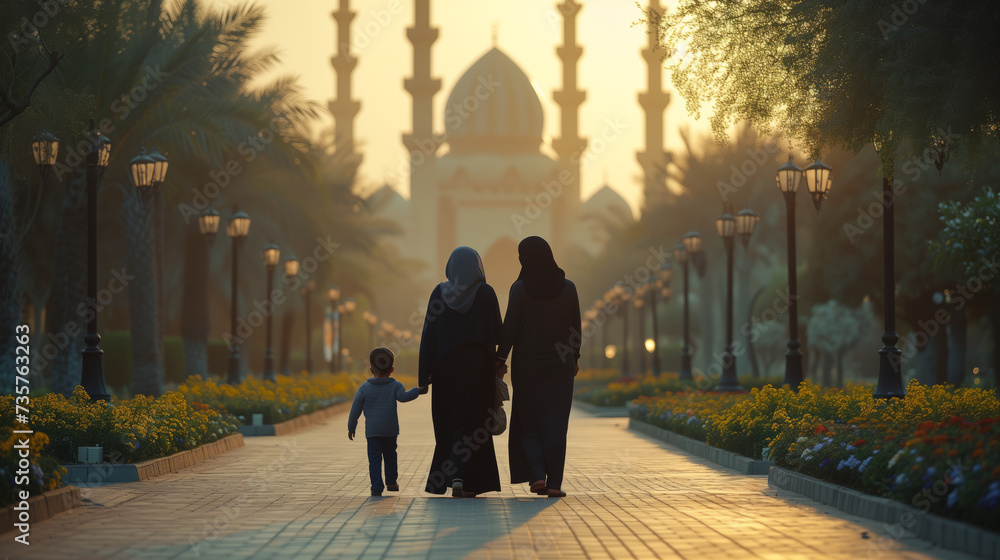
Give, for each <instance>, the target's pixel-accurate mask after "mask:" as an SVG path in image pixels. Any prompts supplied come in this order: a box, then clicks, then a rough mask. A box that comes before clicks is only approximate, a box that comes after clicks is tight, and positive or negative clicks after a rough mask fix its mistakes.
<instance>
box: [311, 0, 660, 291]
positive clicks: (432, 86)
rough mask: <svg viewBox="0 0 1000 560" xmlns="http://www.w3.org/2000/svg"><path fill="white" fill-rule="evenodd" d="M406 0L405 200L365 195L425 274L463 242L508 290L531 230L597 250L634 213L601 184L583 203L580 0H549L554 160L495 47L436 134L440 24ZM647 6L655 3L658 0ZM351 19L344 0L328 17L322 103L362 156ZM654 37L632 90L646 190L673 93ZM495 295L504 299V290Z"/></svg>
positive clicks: (468, 76) (339, 139) (516, 69)
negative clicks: (610, 224)
mask: <svg viewBox="0 0 1000 560" xmlns="http://www.w3.org/2000/svg"><path fill="white" fill-rule="evenodd" d="M414 3H415V6H414V8H415V9H414V15H415V18H414V19H415V21H414V24H413V25H412V26H410V27H409V28H407V30H406V35H407V38H408V39H409V42H410V43H411V44H412V45H413V66H412V75H411V76H410V77H408V78H406V79H405V80H404V84H403V85H404V88H405V89H406V91H407V92H408V93H409V94H410V96H411V98H412V104H413V120H412V128H411V132H409V133H407V134H404V135H403V139H402V140H403V144H404V145H405V146H406V149H407V150H408V151H409V154H410V169H409V171H410V199H409V200H406V199H404V198H403V197H402V196H400V195H399V194H398V193H397V192H396V191H395V190H394V189H393V188H392V187H390V186H385V187H382V188H381V189H379V190H378V191H376V192H375V193H373V194H372V195H371V200H372V201H373V203H374V204H375V206H376V207H377V208H379V212H380V213H381V215H382V216H383V217H386V218H389V219H392V220H394V221H396V222H397V223H399V224H402V225H403V228H404V230H405V235H403V236H401V238H400V239H399V240H398V245H399V248H400V250H401V251H402V252H403V254H406V255H408V256H410V257H412V258H416V259H420V260H422V261H423V262H425V263H426V264H427V265H428V266H429V270H430V274H431V275H432V276H433V278H431V280H437V279H438V276H443V274H444V268H445V263H446V262H447V259H448V256H449V254H450V253H451V250H452V249H454V248H455V247H457V246H459V245H468V246H470V247H472V248H474V249H476V250H477V251H478V252H479V253H480V255H482V257H483V261H484V265H485V267H486V271H487V278H488V279H489V281H490V283H491V284H493V285H494V286H509V285H510V283H511V282H513V280H514V279H515V278H516V276H517V273H518V270H519V268H520V265H519V264H518V260H517V244H518V242H519V241H520V240H521V239H522V238H524V237H527V236H529V235H539V236H542V237H544V238H545V239H547V240H548V241H549V242H550V243H551V245H552V247H553V250H554V252H555V254H556V258H557V259H560V260H561V259H563V258H566V257H569V256H570V255H572V254H573V253H574V252H577V253H578V252H580V251H583V252H586V253H589V254H591V255H593V254H596V253H598V252H599V251H600V250H601V248H602V247H603V245H604V243H606V241H607V240H606V239H605V238H602V234H603V228H601V227H600V226H599V225H598V222H599V220H600V218H601V217H602V216H603V217H605V218H610V219H616V218H617V219H619V220H620V219H621V218H622V217H623V216H624V217H627V218H626V219H628V220H631V219H632V213H631V210H630V209H629V206H628V204H627V203H626V202H625V200H624V199H623V198H622V197H621V196H620V195H619V194H618V193H616V192H615V191H614V190H612V189H611V188H610V187H608V186H607V185H605V186H604V187H603V188H601V189H600V190H599V191H597V192H596V193H594V195H593V196H591V197H590V198H589V199H587V200H586V201H581V197H580V174H581V160H582V159H583V158H585V157H586V150H587V145H588V142H587V139H586V138H585V137H583V136H581V134H580V130H579V127H578V116H579V107H580V105H581V104H582V103H583V102H584V100H585V98H586V92H585V91H583V90H581V89H579V87H578V84H577V62H578V60H579V59H580V57H581V56H582V55H583V47H581V46H580V45H578V44H576V18H577V15H578V13H579V12H580V10H581V8H582V7H583V5H582V4H581V3H580V2H577V1H576V0H563V1H562V2H560V3H558V4H557V8H558V11H559V13H560V14H561V16H562V23H563V44H562V45H561V46H558V47H556V49H555V51H556V54H557V56H558V57H559V58H560V60H561V63H562V67H563V68H562V69H563V72H562V88H561V89H560V90H557V91H555V92H553V97H554V99H555V101H556V103H557V104H558V107H559V118H560V135H559V137H557V138H554V139H552V141H551V144H550V146H549V147H550V148H551V151H552V152H554V153H555V154H556V157H555V158H553V157H550V156H548V155H546V154H545V153H544V152H543V151H542V147H543V143H544V139H543V134H542V130H543V119H544V114H543V111H542V104H541V101H540V100H539V97H538V93H537V92H536V89H535V88H534V87H533V86H532V83H531V80H530V79H529V78H528V76H527V74H526V73H525V72H524V70H522V69H521V67H520V66H518V64H517V63H516V62H514V61H513V60H512V59H511V58H510V57H509V56H507V55H506V54H505V53H504V52H503V51H501V50H500V49H499V48H497V47H496V46H495V45H494V47H493V48H491V49H490V50H489V51H487V52H486V53H485V54H483V55H482V56H481V57H479V59H478V60H476V61H474V62H473V63H472V64H471V66H469V68H468V69H467V70H466V71H465V73H464V74H463V75H462V76H461V77H459V78H458V80H457V81H456V82H455V86H454V87H453V88H452V90H451V93H450V94H449V95H448V100H447V103H446V105H445V110H444V115H443V121H444V122H443V132H436V131H435V129H436V128H437V130H441V128H438V127H437V126H436V125H437V124H438V123H436V122H435V116H434V96H435V95H436V94H437V93H438V92H439V90H440V89H441V79H440V78H436V77H433V76H431V60H432V56H431V47H432V45H433V44H434V42H435V41H436V40H437V38H438V35H439V32H440V30H439V28H437V27H433V26H432V25H431V18H430V16H431V6H430V0H414ZM650 7H651V8H653V9H661V8H660V5H659V2H658V0H652V2H651V3H650ZM355 15H356V13H355V12H352V11H351V9H350V0H340V5H339V9H338V10H337V11H336V12H334V13H333V18H334V20H335V21H336V24H337V30H338V41H337V44H338V45H339V46H338V50H337V54H336V55H335V56H334V57H333V59H332V65H333V68H334V71H335V74H336V78H337V89H336V99H334V100H333V101H331V102H330V105H329V107H330V111H331V113H332V114H333V117H334V135H335V141H336V149H337V150H338V151H339V152H340V153H341V154H342V155H347V157H349V158H352V161H354V162H355V163H360V160H361V156H362V155H361V154H360V153H358V152H357V151H356V146H355V142H354V118H355V116H356V115H357V114H358V112H359V111H360V109H361V103H360V102H359V101H357V100H353V99H351V72H352V70H353V69H354V67H355V65H356V64H357V58H356V57H354V56H352V55H351V53H350V45H351V40H350V32H351V31H350V23H351V20H353V19H354V17H355ZM650 37H651V38H650V43H649V45H648V46H647V47H646V48H645V49H643V50H642V55H643V57H644V59H645V62H646V66H647V68H648V89H647V91H645V92H642V93H639V95H638V101H639V104H640V106H641V107H642V108H643V110H644V112H645V128H646V130H645V132H646V134H645V144H646V145H645V150H644V151H642V152H639V153H637V159H638V163H639V165H640V167H641V169H642V172H643V174H644V181H645V189H646V191H647V192H648V191H649V189H651V188H658V187H662V185H663V184H664V182H665V180H666V178H665V174H664V167H665V165H666V162H667V161H668V158H669V155H668V154H667V152H665V151H664V146H663V133H664V126H663V112H664V110H665V109H666V107H667V104H668V103H669V94H668V93H667V92H665V91H663V89H662V75H661V71H662V68H661V65H662V60H661V57H662V50H660V49H657V48H656V46H655V44H653V39H652V37H654V35H650ZM494 43H495V41H494ZM595 142H596V140H595ZM595 218H596V219H595ZM603 235H604V237H606V234H603ZM498 291H499V290H498ZM500 295H501V297H502V299H506V298H503V296H505V295H506V294H500Z"/></svg>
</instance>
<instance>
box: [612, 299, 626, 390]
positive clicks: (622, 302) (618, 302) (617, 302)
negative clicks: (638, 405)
mask: <svg viewBox="0 0 1000 560" xmlns="http://www.w3.org/2000/svg"><path fill="white" fill-rule="evenodd" d="M611 298H612V300H613V301H614V302H615V305H617V306H618V307H619V308H620V309H621V310H622V371H621V374H622V375H628V370H629V367H628V299H629V298H628V294H627V293H626V290H625V284H623V283H622V282H621V280H619V281H618V282H615V285H614V286H613V287H612V288H611Z"/></svg>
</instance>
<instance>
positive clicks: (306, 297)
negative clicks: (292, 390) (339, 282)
mask: <svg viewBox="0 0 1000 560" xmlns="http://www.w3.org/2000/svg"><path fill="white" fill-rule="evenodd" d="M315 289H316V282H315V281H314V280H310V281H308V282H306V285H305V286H303V287H302V298H303V306H304V307H305V310H306V372H308V373H310V374H311V373H312V371H313V361H312V293H313V290H315Z"/></svg>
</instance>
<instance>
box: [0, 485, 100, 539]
mask: <svg viewBox="0 0 1000 560" xmlns="http://www.w3.org/2000/svg"><path fill="white" fill-rule="evenodd" d="M15 505H16V504H11V505H9V506H7V507H6V508H4V509H3V512H4V513H2V514H0V533H6V532H8V531H13V530H14V524H15V523H20V521H18V519H17V516H18V513H19V512H17V511H14V506H15ZM81 505H83V500H82V499H81V498H80V489H79V488H77V487H76V486H63V487H61V488H56V489H55V490H49V491H48V492H42V493H41V494H37V495H35V496H32V497H30V498H28V511H29V512H30V513H31V521H29V523H32V524H34V523H39V522H41V521H45V520H46V519H51V518H53V517H55V516H56V514H59V513H62V512H64V511H69V510H71V509H73V508H78V507H80V506H81Z"/></svg>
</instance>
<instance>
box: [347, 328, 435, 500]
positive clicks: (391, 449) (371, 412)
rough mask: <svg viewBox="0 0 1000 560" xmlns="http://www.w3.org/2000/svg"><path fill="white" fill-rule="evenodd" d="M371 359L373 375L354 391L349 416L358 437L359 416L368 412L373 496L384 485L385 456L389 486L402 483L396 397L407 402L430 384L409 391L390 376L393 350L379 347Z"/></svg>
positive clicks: (349, 430)
mask: <svg viewBox="0 0 1000 560" xmlns="http://www.w3.org/2000/svg"><path fill="white" fill-rule="evenodd" d="M368 359H369V361H370V362H371V372H372V375H374V376H375V377H373V378H372V379H369V380H368V382H367V383H362V384H361V387H359V388H358V392H357V394H356V395H354V405H353V406H351V415H350V416H349V417H348V419H347V437H348V438H350V439H351V441H354V430H355V429H356V428H357V427H358V418H359V417H360V416H361V413H362V412H364V413H365V437H367V438H368V472H369V474H370V475H371V479H372V496H381V495H382V489H383V488H385V487H383V486H382V458H383V457H385V478H386V480H385V481H386V483H387V486H386V487H387V488H388V489H389V490H390V491H393V492H396V491H398V490H399V484H398V483H397V482H396V477H397V475H398V473H397V466H396V437H397V436H398V435H399V416H397V415H396V401H399V402H407V401H412V400H413V399H415V398H417V395H418V394H424V393H427V387H420V388H416V387H415V388H413V389H410V390H409V391H407V390H406V388H405V387H403V384H402V383H400V382H399V381H396V380H395V379H393V378H391V377H389V375H390V374H392V372H393V371H395V368H394V367H393V366H392V364H393V362H394V361H395V356H394V355H393V354H392V350H389V349H388V348H383V347H379V348H376V349H374V350H372V353H371V355H370V356H369V357H368Z"/></svg>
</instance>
